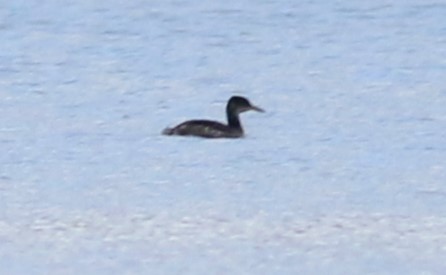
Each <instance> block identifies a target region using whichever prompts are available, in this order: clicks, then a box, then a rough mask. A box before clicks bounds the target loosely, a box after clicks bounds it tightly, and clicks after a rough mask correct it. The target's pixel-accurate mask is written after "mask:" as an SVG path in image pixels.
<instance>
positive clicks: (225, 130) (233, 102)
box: [163, 96, 264, 138]
mask: <svg viewBox="0 0 446 275" xmlns="http://www.w3.org/2000/svg"><path fill="white" fill-rule="evenodd" d="M249 110H254V111H257V112H264V110H263V109H261V108H259V107H257V106H254V105H252V104H251V103H250V102H249V100H248V99H246V98H244V97H241V96H233V97H231V98H230V99H229V101H228V104H227V105H226V116H227V119H228V124H223V123H220V122H217V121H211V120H188V121H186V122H183V123H181V124H179V125H177V126H175V127H173V128H166V129H164V131H163V135H169V136H170V135H179V136H198V137H204V138H240V137H243V135H244V132H243V128H242V125H241V123H240V119H239V114H240V113H243V112H246V111H249Z"/></svg>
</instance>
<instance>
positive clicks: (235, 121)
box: [226, 108, 242, 130]
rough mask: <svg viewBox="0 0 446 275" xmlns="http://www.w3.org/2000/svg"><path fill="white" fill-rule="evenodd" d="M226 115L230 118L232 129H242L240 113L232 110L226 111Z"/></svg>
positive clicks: (229, 122) (229, 124)
mask: <svg viewBox="0 0 446 275" xmlns="http://www.w3.org/2000/svg"><path fill="white" fill-rule="evenodd" d="M226 115H227V117H228V126H229V127H231V128H237V129H240V130H241V129H242V124H241V123H240V119H239V114H238V112H236V111H234V110H232V109H231V108H227V109H226Z"/></svg>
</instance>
